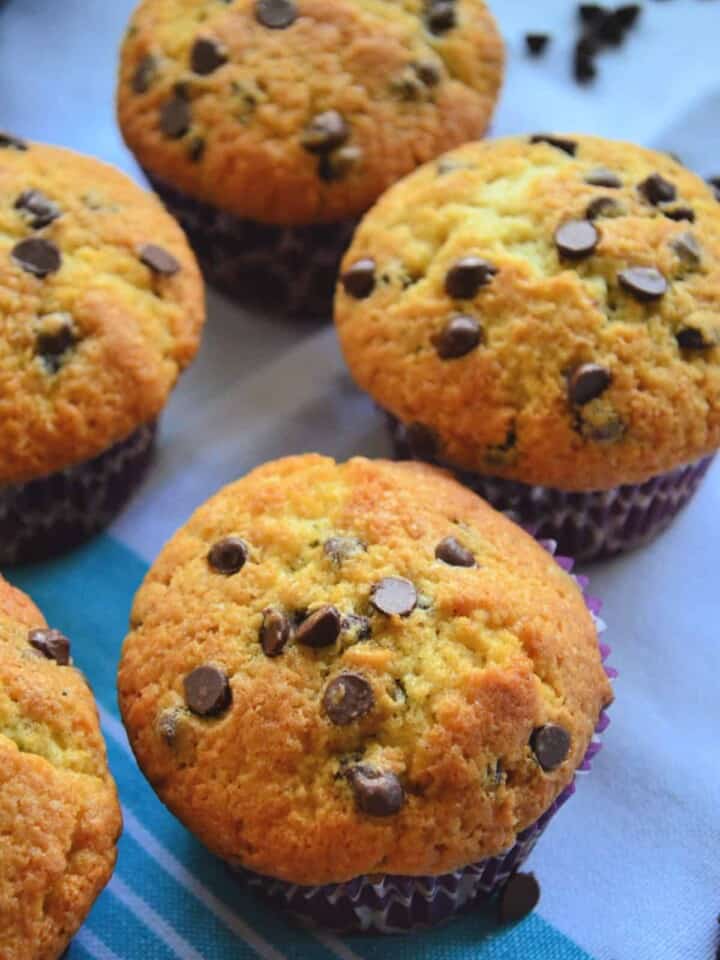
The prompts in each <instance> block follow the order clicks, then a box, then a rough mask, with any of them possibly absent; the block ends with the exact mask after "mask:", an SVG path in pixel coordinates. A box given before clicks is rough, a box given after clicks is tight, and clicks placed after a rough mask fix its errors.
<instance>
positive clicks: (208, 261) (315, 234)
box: [145, 170, 357, 321]
mask: <svg viewBox="0 0 720 960" xmlns="http://www.w3.org/2000/svg"><path fill="white" fill-rule="evenodd" d="M145 175H146V177H147V178H148V180H149V181H150V183H151V185H152V187H153V189H154V190H155V192H156V193H157V194H158V196H159V197H160V199H161V200H162V201H163V203H164V204H165V206H166V208H167V209H168V211H169V212H170V213H171V214H172V215H173V216H174V217H175V218H176V220H178V221H179V222H180V224H181V226H182V227H183V229H184V230H185V233H186V234H187V237H188V240H189V241H190V245H191V246H192V248H193V250H194V251H195V255H196V257H197V259H198V262H199V264H200V267H201V269H202V272H203V274H204V276H205V279H206V280H207V281H208V282H209V283H210V284H212V286H214V287H216V288H217V289H218V290H220V291H221V292H222V293H224V294H225V295H226V296H228V297H230V298H231V299H233V300H234V301H235V302H236V303H239V304H241V305H245V306H248V307H259V308H262V309H263V310H265V311H267V312H269V313H271V314H276V315H282V316H286V317H289V318H291V319H294V320H322V321H329V320H331V319H332V310H333V297H334V293H335V284H336V282H337V277H338V272H339V269H340V260H341V259H342V255H343V253H344V252H345V250H346V249H347V248H348V247H349V245H350V240H351V239H352V234H353V230H354V229H355V226H356V224H357V221H356V220H342V221H339V222H337V223H328V224H309V225H307V226H297V227H285V226H277V225H275V224H265V223H260V222H259V221H256V220H243V219H241V218H240V217H236V216H234V215H233V214H230V213H225V212H224V211H222V210H219V209H217V207H213V206H211V205H210V204H207V203H203V202H201V201H199V200H195V199H194V198H193V197H190V196H188V195H187V194H184V193H182V192H181V191H179V190H177V189H175V187H173V186H171V185H170V184H169V183H167V182H166V181H165V180H163V179H161V178H159V177H156V176H154V175H153V174H151V173H150V172H149V171H147V170H146V171H145Z"/></svg>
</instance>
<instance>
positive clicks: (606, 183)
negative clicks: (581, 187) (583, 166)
mask: <svg viewBox="0 0 720 960" xmlns="http://www.w3.org/2000/svg"><path fill="white" fill-rule="evenodd" d="M583 180H584V181H585V183H588V184H590V186H591V187H607V188H608V190H619V189H620V187H622V180H621V179H620V177H619V176H618V175H617V174H616V173H613V171H612V170H608V169H607V167H596V168H595V169H594V170H590V171H589V172H588V173H586V174H585V176H584V177H583Z"/></svg>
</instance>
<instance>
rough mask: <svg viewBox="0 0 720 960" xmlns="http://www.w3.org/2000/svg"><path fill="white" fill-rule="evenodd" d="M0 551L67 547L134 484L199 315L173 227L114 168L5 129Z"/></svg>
mask: <svg viewBox="0 0 720 960" xmlns="http://www.w3.org/2000/svg"><path fill="white" fill-rule="evenodd" d="M0 161H1V162H0V423H2V436H3V440H2V444H1V445H0V563H4V564H8V563H16V562H20V561H26V560H36V559H42V558H44V557H47V556H49V555H51V554H53V553H58V552H60V551H62V550H65V549H67V548H69V547H71V546H73V545H75V544H76V543H78V542H80V541H81V540H83V539H85V538H86V537H87V536H89V535H90V534H92V533H95V532H96V531H97V530H99V529H101V528H102V527H104V526H105V525H106V524H107V523H109V522H110V520H111V519H112V518H113V516H114V515H115V514H116V513H117V511H118V510H119V509H120V508H121V507H122V505H123V504H124V502H125V501H126V500H127V498H128V496H129V495H130V493H131V492H132V490H133V488H134V487H135V486H136V485H137V484H138V482H139V481H140V480H141V478H142V476H143V474H144V472H145V470H146V468H147V466H148V463H149V462H150V457H151V453H152V449H153V439H154V436H155V423H156V420H157V417H158V415H159V413H160V411H161V410H162V408H163V406H164V404H165V401H166V400H167V397H168V394H169V392H170V390H171V388H172V386H173V384H174V383H175V381H176V379H177V377H178V374H179V373H180V371H181V370H182V369H183V368H184V367H185V366H186V365H187V364H188V363H189V362H190V361H191V360H192V358H193V356H194V354H195V352H196V350H197V347H198V339H199V336H200V330H201V327H202V324H203V320H204V302H203V288H202V280H201V277H200V274H199V271H198V268H197V264H196V263H195V260H194V257H193V255H192V253H191V252H190V250H189V248H188V246H187V243H186V241H185V238H184V237H183V234H182V231H181V230H180V228H179V227H178V226H177V224H176V223H175V222H174V221H173V220H172V218H171V217H169V216H168V215H167V214H166V213H165V211H164V210H163V208H162V206H161V205H160V203H159V202H158V201H157V199H156V198H155V197H154V196H152V195H151V194H148V193H146V192H145V191H143V190H141V189H140V188H139V187H137V186H135V184H133V183H132V182H131V181H130V180H129V179H127V178H126V177H125V176H123V175H122V174H120V173H119V172H118V171H117V170H114V169H113V168H111V167H108V166H106V165H105V164H103V163H99V162H98V161H97V160H93V159H90V158H89V157H84V156H79V155H78V154H76V153H71V152H70V151H68V150H61V149H59V148H57V147H50V146H45V145H41V144H37V143H27V142H25V141H23V140H20V139H19V138H17V137H14V136H11V135H10V134H2V135H0Z"/></svg>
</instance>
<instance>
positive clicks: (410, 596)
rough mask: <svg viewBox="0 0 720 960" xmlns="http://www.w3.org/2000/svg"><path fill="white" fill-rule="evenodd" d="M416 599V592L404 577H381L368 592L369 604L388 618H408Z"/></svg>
mask: <svg viewBox="0 0 720 960" xmlns="http://www.w3.org/2000/svg"><path fill="white" fill-rule="evenodd" d="M417 599H418V597H417V590H416V589H415V587H414V586H413V584H412V583H410V581H409V580H406V579H405V577H383V579H382V580H379V581H378V582H377V583H375V584H373V587H372V590H371V591H370V603H371V604H372V605H373V606H374V607H375V609H376V610H379V611H380V613H386V614H387V615H388V616H393V615H394V616H398V617H407V616H409V614H411V613H412V612H413V610H414V609H415V606H416V604H417Z"/></svg>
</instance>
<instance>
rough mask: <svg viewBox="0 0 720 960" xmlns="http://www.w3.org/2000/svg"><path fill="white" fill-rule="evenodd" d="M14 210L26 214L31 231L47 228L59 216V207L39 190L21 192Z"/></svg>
mask: <svg viewBox="0 0 720 960" xmlns="http://www.w3.org/2000/svg"><path fill="white" fill-rule="evenodd" d="M15 209H16V210H20V211H22V212H23V213H25V214H27V215H28V216H27V221H28V223H29V224H30V226H31V227H32V228H33V230H40V229H42V227H47V226H48V224H50V223H52V222H53V220H57V218H58V217H59V216H60V213H61V211H60V207H59V206H58V205H57V204H56V203H54V201H52V200H50V199H49V198H48V197H46V196H45V194H44V193H42V192H41V191H40V190H23V192H22V193H21V194H20V196H19V197H18V198H17V200H16V201H15Z"/></svg>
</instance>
